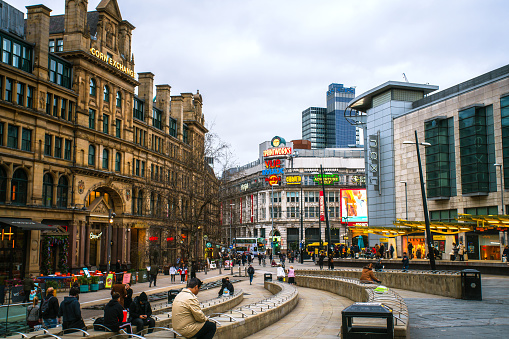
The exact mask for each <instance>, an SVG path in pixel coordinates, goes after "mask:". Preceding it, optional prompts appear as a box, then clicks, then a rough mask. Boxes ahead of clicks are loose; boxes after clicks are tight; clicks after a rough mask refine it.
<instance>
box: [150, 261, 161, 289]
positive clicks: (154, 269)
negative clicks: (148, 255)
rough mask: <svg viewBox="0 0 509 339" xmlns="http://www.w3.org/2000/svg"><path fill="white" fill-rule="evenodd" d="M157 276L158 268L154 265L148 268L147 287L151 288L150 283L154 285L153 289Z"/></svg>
mask: <svg viewBox="0 0 509 339" xmlns="http://www.w3.org/2000/svg"><path fill="white" fill-rule="evenodd" d="M158 274H159V266H158V265H157V264H154V265H152V266H151V267H150V282H149V283H148V287H152V283H154V287H156V284H157V275H158Z"/></svg>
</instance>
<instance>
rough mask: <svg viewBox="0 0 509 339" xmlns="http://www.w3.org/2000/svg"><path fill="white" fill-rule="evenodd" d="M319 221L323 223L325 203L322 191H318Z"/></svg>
mask: <svg viewBox="0 0 509 339" xmlns="http://www.w3.org/2000/svg"><path fill="white" fill-rule="evenodd" d="M319 201H320V221H325V201H324V199H323V191H320V200H319Z"/></svg>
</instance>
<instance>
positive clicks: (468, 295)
mask: <svg viewBox="0 0 509 339" xmlns="http://www.w3.org/2000/svg"><path fill="white" fill-rule="evenodd" d="M461 298H462V299H465V300H482V289H481V272H479V271H478V270H473V269H466V270H463V271H461Z"/></svg>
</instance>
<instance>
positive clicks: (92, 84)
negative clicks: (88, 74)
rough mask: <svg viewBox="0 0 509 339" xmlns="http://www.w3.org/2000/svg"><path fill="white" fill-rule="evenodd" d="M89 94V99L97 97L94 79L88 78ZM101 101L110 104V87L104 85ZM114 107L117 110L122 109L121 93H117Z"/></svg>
mask: <svg viewBox="0 0 509 339" xmlns="http://www.w3.org/2000/svg"><path fill="white" fill-rule="evenodd" d="M89 94H90V96H91V97H95V96H96V95H97V83H96V81H95V79H94V78H90V88H89ZM103 101H104V102H110V87H109V86H108V85H104V87H103ZM115 106H116V107H117V108H121V107H122V93H121V92H120V91H117V95H116V97H115Z"/></svg>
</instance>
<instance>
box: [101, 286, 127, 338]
mask: <svg viewBox="0 0 509 339" xmlns="http://www.w3.org/2000/svg"><path fill="white" fill-rule="evenodd" d="M118 299H120V293H118V292H113V294H112V295H111V300H110V301H109V302H108V303H107V304H106V306H104V326H106V327H107V328H109V329H110V330H111V331H112V332H118V331H119V330H120V329H123V330H125V331H126V332H127V333H131V332H132V330H131V324H130V323H127V322H124V321H123V319H124V308H123V307H122V305H120V303H119V302H118Z"/></svg>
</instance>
